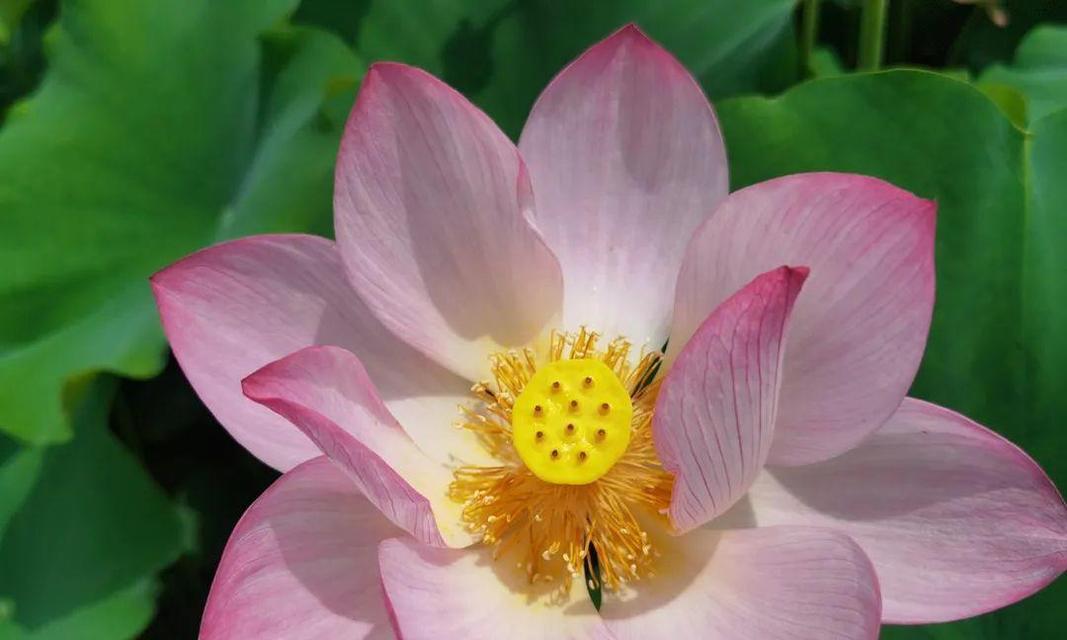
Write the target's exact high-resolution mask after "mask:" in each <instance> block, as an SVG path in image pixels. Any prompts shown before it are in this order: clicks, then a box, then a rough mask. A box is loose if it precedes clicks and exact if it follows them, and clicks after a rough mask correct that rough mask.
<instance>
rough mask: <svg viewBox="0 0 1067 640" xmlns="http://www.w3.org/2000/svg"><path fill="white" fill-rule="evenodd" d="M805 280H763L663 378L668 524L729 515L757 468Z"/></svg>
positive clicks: (779, 273) (792, 276) (772, 275)
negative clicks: (670, 477) (670, 475)
mask: <svg viewBox="0 0 1067 640" xmlns="http://www.w3.org/2000/svg"><path fill="white" fill-rule="evenodd" d="M807 276H808V270H807V269H806V268H803V267H797V268H795V269H791V268H789V267H780V268H778V269H775V270H774V271H770V272H768V273H765V274H763V275H761V276H759V277H757V278H756V279H755V280H753V281H752V282H750V283H749V284H748V285H747V286H745V288H744V289H741V290H740V291H738V292H737V293H736V294H735V295H734V296H733V297H732V298H730V299H728V300H727V301H726V302H724V303H722V304H721V305H720V306H719V307H718V308H717V309H715V311H714V312H712V314H711V315H710V316H708V318H707V319H706V320H705V321H704V323H703V324H702V325H701V326H700V328H699V329H697V331H696V333H695V334H693V337H692V338H691V339H690V340H689V343H688V344H686V345H685V347H684V348H683V349H682V352H681V353H680V354H679V355H678V358H677V360H676V361H675V362H674V365H673V366H672V367H671V368H670V370H669V371H668V373H667V377H666V378H665V379H664V380H663V387H662V389H661V391H660V394H659V398H658V399H657V401H656V411H655V414H654V417H653V420H652V432H653V437H654V438H655V444H656V451H657V452H658V453H659V457H660V460H661V461H662V462H663V467H664V468H665V469H666V470H668V471H670V472H671V473H673V474H674V488H673V490H672V493H671V504H670V511H669V515H670V519H671V524H672V525H674V527H675V528H676V529H677V530H679V531H688V530H690V529H692V528H694V527H698V526H700V525H702V524H704V523H705V522H707V521H708V520H711V519H712V518H714V517H715V516H717V515H719V514H722V513H724V512H725V511H726V510H727V509H729V508H730V507H731V506H732V505H733V504H734V503H735V502H736V501H737V500H738V499H740V498H741V496H743V495H744V493H745V491H747V490H748V486H749V485H750V484H751V483H752V480H753V479H754V478H755V477H756V475H757V474H758V473H759V471H760V469H762V468H763V463H764V462H765V461H766V459H767V452H768V451H769V450H770V448H771V442H772V438H773V436H774V422H775V415H776V412H777V407H778V389H779V386H780V383H781V375H780V372H781V368H782V354H783V353H784V352H785V331H786V325H787V324H788V322H789V314H790V312H791V311H792V309H793V302H794V301H795V300H796V298H797V294H798V293H800V287H801V285H802V284H803V283H804V279H805V278H807Z"/></svg>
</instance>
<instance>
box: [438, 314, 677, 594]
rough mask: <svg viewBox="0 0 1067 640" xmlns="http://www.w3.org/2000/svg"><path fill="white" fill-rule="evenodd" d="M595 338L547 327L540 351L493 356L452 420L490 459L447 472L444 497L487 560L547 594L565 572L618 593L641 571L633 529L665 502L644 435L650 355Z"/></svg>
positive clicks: (660, 520) (646, 565) (648, 570)
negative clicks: (487, 374) (459, 509)
mask: <svg viewBox="0 0 1067 640" xmlns="http://www.w3.org/2000/svg"><path fill="white" fill-rule="evenodd" d="M598 342H599V336H598V335H597V334H596V333H594V332H591V331H587V330H585V329H581V330H580V331H578V332H576V333H554V334H553V335H552V339H551V342H550V345H549V348H548V352H547V353H544V354H539V353H537V352H535V351H534V350H533V349H523V350H522V351H508V352H506V353H498V354H496V355H494V356H493V357H492V359H491V370H492V374H493V379H492V380H487V381H485V382H479V383H478V384H475V385H474V387H473V388H472V389H471V391H472V392H473V393H474V396H475V398H476V399H477V402H475V403H472V404H471V405H469V406H466V407H462V412H463V420H462V422H461V424H460V425H458V426H459V427H460V428H463V429H468V430H470V431H471V432H473V433H474V434H475V435H476V436H477V438H478V440H479V441H480V442H481V443H482V444H483V445H484V446H485V448H486V450H487V451H488V452H489V453H490V454H491V455H492V456H493V457H494V458H495V459H496V460H497V463H496V464H495V465H493V466H464V467H460V468H458V469H456V470H455V471H454V479H453V481H452V484H451V485H450V486H449V495H450V496H451V497H452V499H453V500H455V501H457V502H459V503H461V504H463V516H462V517H463V521H464V524H465V525H466V526H467V528H468V529H469V530H471V531H473V532H476V533H479V534H481V536H482V542H483V543H484V544H486V545H489V546H492V547H494V552H493V557H494V559H501V560H505V559H506V561H507V562H509V563H515V564H517V565H518V567H519V568H520V569H521V570H523V571H524V572H525V573H526V576H527V578H528V580H529V582H530V584H531V585H544V584H545V583H550V584H555V585H556V587H558V589H559V591H558V593H567V592H568V590H569V588H570V585H571V583H572V581H573V580H580V581H582V582H586V580H588V583H589V587H590V588H591V589H598V588H600V587H601V585H603V587H605V588H607V589H618V588H620V587H621V586H622V585H623V584H625V583H626V582H629V581H632V580H637V579H639V578H641V577H645V576H650V575H652V573H653V572H652V565H653V564H654V562H655V558H656V555H657V554H656V550H655V549H653V548H652V545H651V544H650V543H649V536H648V534H647V533H646V532H645V530H644V527H645V526H646V525H647V524H655V525H656V526H666V520H665V518H664V516H663V514H664V513H665V512H666V509H667V506H668V504H669V503H670V491H671V484H672V481H671V477H670V475H669V474H668V473H667V472H666V471H664V470H663V467H662V465H661V464H660V461H659V458H658V457H656V450H655V446H654V445H653V443H652V410H653V408H654V407H655V404H656V395H657V393H658V391H659V384H658V382H657V381H654V378H655V375H656V372H657V370H658V368H659V364H660V357H661V354H659V353H658V352H650V353H644V352H643V353H642V354H641V355H640V357H638V358H636V359H632V358H631V357H630V356H631V347H630V343H629V342H627V341H626V340H624V339H621V338H616V339H615V340H612V341H611V342H609V343H608V344H607V345H606V346H604V347H600V346H599V345H598ZM594 558H596V561H594ZM583 574H584V575H585V576H587V579H583Z"/></svg>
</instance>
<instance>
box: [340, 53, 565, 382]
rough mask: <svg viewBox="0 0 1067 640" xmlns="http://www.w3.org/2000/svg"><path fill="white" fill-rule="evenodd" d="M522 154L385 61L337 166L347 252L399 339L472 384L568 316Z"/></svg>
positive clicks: (479, 118)
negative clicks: (509, 351)
mask: <svg viewBox="0 0 1067 640" xmlns="http://www.w3.org/2000/svg"><path fill="white" fill-rule="evenodd" d="M532 206H533V201H532V194H531V191H530V185H529V179H528V178H527V176H526V173H525V169H524V167H523V166H522V161H521V160H520V158H519V154H518V151H517V150H516V149H515V146H514V145H513V144H512V143H511V142H510V141H509V140H508V139H507V137H506V136H505V135H504V134H503V133H501V131H500V130H499V129H498V128H497V127H496V125H494V124H493V122H492V121H491V120H490V119H489V118H488V117H487V116H486V115H485V114H484V113H482V112H481V111H479V110H478V109H476V108H475V107H474V106H473V105H471V104H470V103H469V102H467V100H466V99H465V98H464V97H463V96H461V95H460V94H459V93H456V92H455V91H453V90H452V89H451V88H449V87H448V86H446V85H445V84H444V83H442V82H441V81H439V80H437V79H436V78H434V77H433V76H431V75H429V74H427V73H425V72H423V71H420V70H418V69H414V68H411V67H407V66H404V65H400V64H376V65H374V66H373V67H371V69H370V71H368V72H367V75H366V76H365V77H364V78H363V86H362V88H361V89H360V92H359V98H358V99H357V100H356V106H355V107H354V109H353V110H352V115H351V116H350V117H349V120H348V125H347V127H346V129H345V134H344V138H343V140H342V142H341V151H340V154H339V155H338V158H337V175H336V183H335V191H334V211H335V227H336V231H337V241H338V244H339V245H340V247H341V255H342V258H343V259H344V263H345V268H346V269H347V272H348V275H349V277H350V279H351V281H352V282H353V284H354V286H355V288H356V290H357V291H359V293H360V295H361V296H362V297H363V299H364V300H366V301H367V304H368V305H369V306H370V308H371V309H373V311H374V313H376V314H377V315H378V317H379V318H381V320H382V322H383V323H384V324H385V325H386V326H388V327H389V328H390V329H392V330H393V331H395V332H396V333H397V334H398V335H400V336H402V337H403V338H404V339H405V340H407V341H408V342H410V343H411V344H412V345H414V346H416V347H417V348H418V349H420V350H421V351H423V352H424V353H426V354H427V355H429V356H430V357H432V358H434V359H435V360H437V361H438V362H440V363H441V364H443V365H445V366H448V367H450V368H451V369H452V370H454V371H456V372H458V373H460V374H463V375H465V376H468V377H469V378H471V379H481V378H483V377H485V373H486V371H488V354H489V353H490V352H492V351H499V350H502V349H503V348H505V347H517V346H524V345H526V344H527V343H529V342H532V341H534V340H535V339H536V338H537V337H538V336H539V335H540V334H541V333H542V331H543V329H544V328H545V327H546V326H547V325H549V324H551V323H553V322H554V321H555V319H556V318H558V315H559V311H560V305H561V300H562V295H563V294H562V287H563V285H562V279H561V277H560V274H559V265H558V264H557V262H556V259H555V257H554V256H553V255H552V253H551V252H550V251H549V250H548V248H547V247H546V246H545V245H544V242H543V241H542V240H541V236H540V235H538V233H537V232H536V231H535V230H534V229H533V228H532V227H531V226H530V224H529V222H528V221H527V216H528V215H529V214H530V210H531V209H532Z"/></svg>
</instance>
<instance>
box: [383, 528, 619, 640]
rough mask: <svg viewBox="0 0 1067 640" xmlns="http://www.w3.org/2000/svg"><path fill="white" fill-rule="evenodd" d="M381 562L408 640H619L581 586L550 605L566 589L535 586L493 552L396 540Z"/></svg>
mask: <svg viewBox="0 0 1067 640" xmlns="http://www.w3.org/2000/svg"><path fill="white" fill-rule="evenodd" d="M379 562H380V567H381V573H382V585H383V586H384V587H385V595H386V599H387V600H388V601H389V606H390V608H391V610H392V613H393V623H394V624H395V625H396V631H397V635H398V636H400V637H402V638H404V640H422V639H426V640H439V639H440V638H466V639H469V640H481V639H482V638H486V639H488V638H508V640H586V639H590V640H611V636H610V635H609V634H608V633H607V631H606V630H605V628H604V624H603V622H601V620H600V617H599V616H598V615H597V612H596V609H594V608H593V604H592V603H591V602H590V600H589V595H588V593H587V591H586V589H585V584H584V583H583V582H582V581H581V580H577V581H575V582H574V583H573V584H572V589H571V591H570V595H569V598H567V599H566V601H565V602H560V603H552V602H549V598H548V591H549V590H550V589H552V588H556V587H558V584H552V585H550V586H539V587H537V588H533V587H531V586H530V585H529V583H528V580H527V577H526V572H525V571H520V570H517V569H516V568H515V563H514V561H512V562H507V561H505V559H503V558H502V559H500V560H498V561H495V562H494V561H493V559H492V551H491V550H490V549H486V548H484V547H483V548H480V549H478V550H477V551H471V550H462V551H457V550H453V549H440V548H433V547H427V546H425V545H421V544H419V543H417V542H415V541H413V540H406V539H400V538H394V539H391V540H386V541H384V542H382V544H381V547H380V550H379ZM541 585H544V583H541Z"/></svg>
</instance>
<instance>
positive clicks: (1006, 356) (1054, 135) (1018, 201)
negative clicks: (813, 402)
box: [719, 71, 1067, 638]
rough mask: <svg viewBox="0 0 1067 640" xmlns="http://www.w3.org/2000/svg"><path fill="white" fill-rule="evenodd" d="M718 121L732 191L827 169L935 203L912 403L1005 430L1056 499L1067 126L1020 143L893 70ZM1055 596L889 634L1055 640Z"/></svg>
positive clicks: (1065, 308)
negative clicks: (932, 259) (934, 295)
mask: <svg viewBox="0 0 1067 640" xmlns="http://www.w3.org/2000/svg"><path fill="white" fill-rule="evenodd" d="M719 115H720V118H721V120H722V124H723V130H724V133H725V136H726V143H727V148H728V149H730V152H731V156H730V166H731V171H732V181H733V183H734V184H733V186H734V187H735V188H737V187H741V186H744V185H748V184H752V183H755V182H758V181H761V180H766V179H768V178H772V177H775V176H780V175H785V174H790V173H797V172H802V171H820V170H831V171H846V172H855V173H863V174H868V175H874V176H878V177H881V178H884V179H886V180H888V181H890V182H892V183H894V184H897V185H899V186H901V187H903V188H905V189H908V190H910V191H912V192H914V193H916V194H918V195H920V196H923V197H926V198H934V199H936V200H937V202H938V230H937V232H938V238H937V279H938V283H937V287H938V299H937V303H936V306H935V310H934V322H933V327H932V329H931V334H930V341H929V344H928V347H927V350H926V356H925V359H924V361H923V365H922V368H921V370H920V372H919V376H918V378H917V380H916V382H915V385H914V387H913V390H912V393H913V394H914V395H917V396H918V397H922V398H926V399H929V400H931V401H934V402H937V403H939V404H942V405H945V406H947V407H950V408H953V409H956V410H958V411H961V412H963V413H965V414H967V415H969V416H971V417H973V418H974V419H976V420H978V421H979V422H982V423H983V424H985V425H987V426H989V427H991V428H993V429H996V430H997V431H999V432H1001V433H1003V434H1004V435H1006V436H1007V437H1009V438H1011V439H1012V440H1013V441H1014V442H1016V443H1018V444H1019V445H1021V446H1022V447H1023V448H1024V449H1025V450H1027V451H1028V452H1029V453H1030V454H1031V455H1033V456H1034V457H1035V458H1036V459H1037V460H1038V462H1039V463H1041V464H1042V465H1043V466H1044V468H1045V469H1046V470H1047V471H1048V472H1049V474H1050V475H1051V477H1052V479H1053V481H1055V482H1057V484H1059V485H1060V486H1063V484H1064V482H1067V459H1065V458H1064V456H1063V451H1064V450H1065V447H1067V433H1065V432H1064V431H1063V429H1060V428H1058V427H1059V424H1060V422H1062V417H1063V416H1064V415H1067V394H1064V393H1063V389H1065V388H1067V370H1064V368H1063V363H1064V362H1067V336H1065V335H1064V331H1063V327H1064V326H1067V279H1064V278H1063V277H1062V274H1064V273H1067V257H1065V256H1064V255H1063V252H1062V247H1063V246H1065V243H1067V222H1065V220H1064V217H1063V215H1062V212H1063V211H1064V210H1065V208H1067V187H1064V182H1063V180H1062V176H1063V175H1064V173H1065V171H1067V156H1065V155H1064V153H1063V150H1064V149H1067V113H1060V114H1058V115H1057V116H1056V117H1052V118H1047V119H1045V120H1042V121H1041V122H1039V123H1038V124H1037V125H1036V126H1034V127H1033V128H1032V129H1031V130H1030V131H1029V132H1026V131H1023V130H1020V129H1019V128H1017V127H1016V126H1014V125H1013V123H1012V122H1011V120H1009V119H1008V117H1007V116H1006V115H1005V114H1004V113H1003V112H1002V111H1001V110H1000V109H999V108H998V107H997V106H996V105H995V104H994V103H993V102H992V101H990V100H989V99H988V98H987V97H986V96H985V95H984V94H982V93H981V92H980V91H978V90H976V89H975V88H974V87H972V86H970V85H968V84H966V83H964V82H960V81H957V80H953V79H950V78H947V77H945V76H941V75H937V74H933V73H927V72H920V71H891V72H884V73H877V74H864V75H853V76H845V77H839V78H830V79H824V80H816V81H813V82H810V83H806V84H803V85H800V86H798V87H796V88H794V89H792V90H790V91H789V92H787V93H786V94H785V95H783V96H782V97H780V98H778V99H764V98H741V99H736V100H730V101H726V102H724V103H722V104H720V105H719ZM1057 390H1058V391H1057ZM1056 593H1058V594H1059V597H1060V598H1061V599H1062V596H1063V593H1064V585H1063V584H1061V585H1058V586H1056V587H1054V588H1053V589H1050V590H1049V592H1048V594H1042V595H1041V596H1040V597H1038V598H1034V599H1032V600H1031V601H1028V602H1025V603H1023V604H1021V605H1015V606H1013V607H1010V608H1008V609H1006V610H1003V611H1001V612H998V613H995V614H992V615H989V616H984V617H982V618H980V619H979V620H977V621H971V622H966V623H960V624H959V625H947V626H939V627H928V628H922V627H914V628H901V629H895V630H891V631H890V632H888V633H887V634H885V635H886V637H891V638H984V637H988V638H1013V637H1017V638H1038V637H1041V638H1045V637H1048V638H1052V637H1057V635H1058V633H1059V631H1062V626H1063V622H1064V620H1063V615H1062V608H1060V607H1050V606H1041V604H1040V602H1042V601H1043V602H1045V603H1048V602H1051V600H1049V598H1054V597H1055V594H1056ZM1050 594H1051V595H1050ZM977 630H980V631H977ZM982 634H985V635H982Z"/></svg>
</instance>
